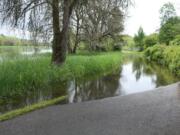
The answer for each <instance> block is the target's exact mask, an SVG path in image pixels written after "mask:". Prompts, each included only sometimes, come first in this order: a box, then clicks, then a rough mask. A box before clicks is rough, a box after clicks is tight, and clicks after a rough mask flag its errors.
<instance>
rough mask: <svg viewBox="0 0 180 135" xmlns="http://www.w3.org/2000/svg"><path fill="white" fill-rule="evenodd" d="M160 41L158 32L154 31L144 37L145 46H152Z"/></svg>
mask: <svg viewBox="0 0 180 135" xmlns="http://www.w3.org/2000/svg"><path fill="white" fill-rule="evenodd" d="M157 43H158V34H156V33H154V34H151V35H149V36H146V37H145V39H144V44H145V48H148V47H151V46H153V45H156V44H157Z"/></svg>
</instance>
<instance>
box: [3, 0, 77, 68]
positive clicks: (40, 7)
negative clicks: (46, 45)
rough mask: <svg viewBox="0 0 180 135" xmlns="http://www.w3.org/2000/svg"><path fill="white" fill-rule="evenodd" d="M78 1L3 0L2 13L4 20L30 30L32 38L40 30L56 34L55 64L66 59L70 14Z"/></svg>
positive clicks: (54, 38)
mask: <svg viewBox="0 0 180 135" xmlns="http://www.w3.org/2000/svg"><path fill="white" fill-rule="evenodd" d="M77 1H78V0H0V12H1V16H2V18H3V22H6V23H9V24H11V25H12V26H13V27H17V28H19V29H25V30H29V31H30V32H31V33H33V37H35V36H37V33H39V32H46V34H47V33H48V32H49V33H50V34H51V33H52V36H49V38H52V37H53V54H52V63H54V64H58V65H61V64H62V63H63V62H64V61H65V59H66V48H67V40H68V39H67V36H68V34H67V33H68V28H69V22H70V16H71V14H72V11H73V8H74V6H75V5H76V3H77ZM61 9H62V10H61ZM60 26H62V27H60ZM47 31H48V32H47ZM42 35H45V34H42ZM48 35H49V34H48Z"/></svg>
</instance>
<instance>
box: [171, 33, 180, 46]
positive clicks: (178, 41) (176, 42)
mask: <svg viewBox="0 0 180 135" xmlns="http://www.w3.org/2000/svg"><path fill="white" fill-rule="evenodd" d="M170 44H171V45H180V35H177V36H176V38H175V39H174V40H173V41H171V43H170Z"/></svg>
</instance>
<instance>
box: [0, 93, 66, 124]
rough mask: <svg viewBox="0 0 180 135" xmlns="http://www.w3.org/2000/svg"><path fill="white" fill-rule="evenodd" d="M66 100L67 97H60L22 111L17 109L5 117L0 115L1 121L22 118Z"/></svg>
mask: <svg viewBox="0 0 180 135" xmlns="http://www.w3.org/2000/svg"><path fill="white" fill-rule="evenodd" d="M65 99H66V96H62V97H59V98H55V99H52V100H48V101H42V102H39V103H37V104H34V105H30V106H27V107H24V108H22V109H17V110H14V111H11V112H8V113H5V114H3V115H0V121H5V120H8V119H12V118H14V117H17V116H20V115H22V114H25V113H28V112H31V111H34V110H37V109H41V108H44V107H47V106H49V105H54V104H56V103H59V102H61V101H63V100H65Z"/></svg>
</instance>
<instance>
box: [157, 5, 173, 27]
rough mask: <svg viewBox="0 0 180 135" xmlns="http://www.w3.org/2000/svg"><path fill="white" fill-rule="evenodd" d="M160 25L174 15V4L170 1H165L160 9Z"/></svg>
mask: <svg viewBox="0 0 180 135" xmlns="http://www.w3.org/2000/svg"><path fill="white" fill-rule="evenodd" d="M160 15H161V17H160V19H161V26H162V25H164V24H165V23H166V22H167V21H168V20H169V19H170V18H172V17H175V16H176V10H175V8H174V5H173V4H172V3H170V2H168V3H165V4H164V5H163V6H162V8H161V9H160Z"/></svg>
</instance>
